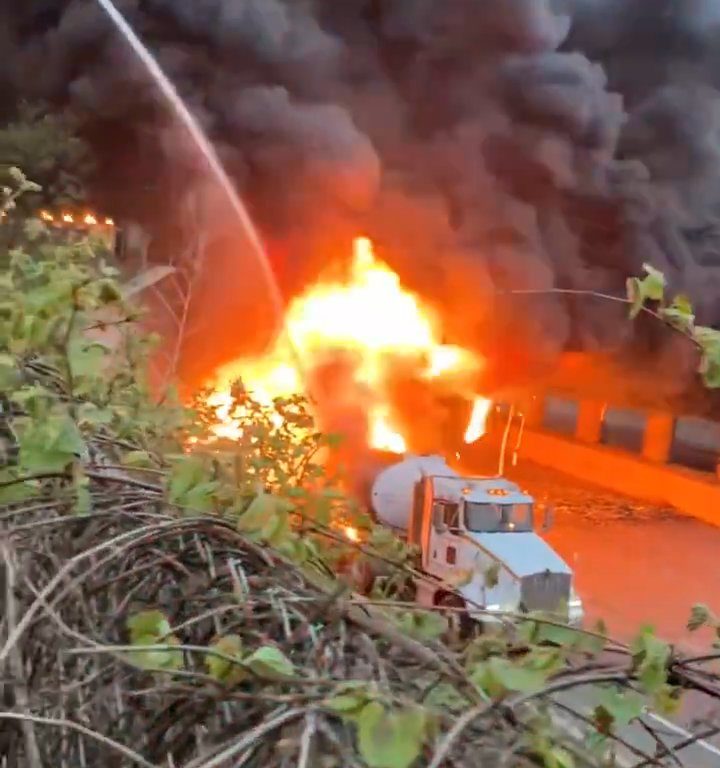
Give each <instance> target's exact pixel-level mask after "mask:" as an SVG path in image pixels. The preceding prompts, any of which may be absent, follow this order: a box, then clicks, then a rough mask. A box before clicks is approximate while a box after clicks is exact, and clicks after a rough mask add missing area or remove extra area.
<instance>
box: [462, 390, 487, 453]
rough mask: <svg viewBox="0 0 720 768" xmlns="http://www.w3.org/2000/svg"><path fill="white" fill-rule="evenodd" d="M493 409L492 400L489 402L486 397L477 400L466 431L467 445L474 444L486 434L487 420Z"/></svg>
mask: <svg viewBox="0 0 720 768" xmlns="http://www.w3.org/2000/svg"><path fill="white" fill-rule="evenodd" d="M491 408H492V400H487V399H486V398H484V397H477V398H475V402H474V403H473V409H472V415H471V416H470V423H469V424H468V428H467V430H466V431H465V442H466V443H474V442H476V441H477V440H479V439H480V438H481V437H482V436H483V435H484V434H485V429H486V426H487V419H488V415H489V414H490V409H491Z"/></svg>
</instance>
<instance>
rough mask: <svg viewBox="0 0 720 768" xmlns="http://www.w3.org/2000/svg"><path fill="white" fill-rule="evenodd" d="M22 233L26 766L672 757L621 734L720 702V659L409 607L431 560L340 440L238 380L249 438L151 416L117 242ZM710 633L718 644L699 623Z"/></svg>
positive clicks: (19, 619) (17, 257) (19, 678)
mask: <svg viewBox="0 0 720 768" xmlns="http://www.w3.org/2000/svg"><path fill="white" fill-rule="evenodd" d="M13 178H14V179H15V181H16V182H17V183H16V187H18V188H20V189H21V188H24V187H26V186H27V182H26V181H25V180H24V177H22V176H21V175H20V174H18V172H16V171H13ZM14 195H15V192H12V193H10V195H9V196H8V197H7V198H6V202H5V205H9V204H11V203H12V197H13V196H14ZM27 238H28V241H29V242H30V246H29V247H28V249H27V250H14V251H12V252H10V253H6V254H2V255H1V256H2V258H3V260H4V262H3V270H2V275H1V277H0V382H1V384H0V391H2V392H3V396H2V397H3V400H2V417H3V430H4V435H5V442H6V451H5V461H4V466H3V468H2V470H1V472H2V474H1V475H0V494H2V504H3V505H4V509H3V511H2V514H1V515H0V525H1V526H2V533H1V534H0V547H2V550H3V553H2V556H3V561H4V572H3V577H2V579H1V580H0V582H2V583H3V590H2V593H1V596H0V601H2V615H3V616H4V621H3V623H2V625H1V626H2V636H1V637H0V669H2V670H3V673H2V674H1V675H0V678H1V679H2V682H1V683H0V685H2V687H3V689H4V691H3V692H4V701H5V702H9V704H8V706H6V707H5V710H6V711H0V720H4V721H6V722H5V724H4V727H3V728H2V729H0V753H2V754H4V755H5V756H7V760H8V764H10V765H12V764H15V765H28V766H32V768H39V766H43V765H50V764H53V765H67V766H75V765H89V766H96V765H98V766H99V765H111V766H113V765H128V766H129V765H140V766H146V767H147V766H158V767H159V766H184V768H200V767H201V766H202V768H216V767H217V768H219V767H220V766H231V765H233V766H234V765H243V766H260V765H270V766H284V765H290V764H297V765H299V766H301V768H305V767H306V766H315V765H322V766H327V768H332V767H333V766H362V765H365V766H369V768H409V767H410V766H412V765H414V764H417V765H421V764H422V765H430V766H432V767H433V768H438V767H439V766H441V765H456V766H466V765H487V766H500V765H503V766H545V767H546V768H572V766H609V765H613V764H614V761H615V757H618V758H619V757H621V756H623V755H625V756H628V755H629V756H630V757H633V758H634V764H637V765H640V764H642V765H665V764H677V762H678V761H679V760H680V759H681V757H678V753H677V751H673V750H671V749H669V748H668V747H666V746H664V745H663V742H662V739H660V737H658V738H657V740H655V741H653V742H652V747H651V750H650V751H645V750H643V749H640V748H638V747H637V746H635V745H633V744H631V743H629V742H628V741H627V740H626V739H625V737H624V733H625V729H626V727H627V726H628V725H629V724H630V723H631V722H634V721H637V720H638V718H640V717H641V716H642V714H643V712H644V711H645V709H646V708H647V707H652V708H653V709H655V710H658V711H662V712H672V711H674V710H675V708H676V707H677V705H678V701H679V698H680V695H681V693H682V691H683V690H686V689H690V690H695V691H702V692H703V693H704V694H705V695H707V696H711V697H715V698H717V697H720V682H719V681H718V680H717V678H716V676H715V675H714V674H713V673H712V668H711V667H706V666H703V665H704V664H706V663H707V660H705V661H703V660H689V659H686V658H683V657H681V656H680V655H679V654H677V653H676V652H675V651H674V650H673V649H672V648H670V647H669V646H668V645H667V644H666V643H664V642H662V641H661V640H660V639H658V638H657V637H655V635H654V634H653V633H652V632H651V631H650V630H643V631H642V632H641V633H640V634H639V636H638V638H637V639H636V641H635V642H634V643H633V644H631V645H629V646H627V645H624V644H622V643H618V642H614V641H611V640H609V639H607V638H606V637H605V632H604V630H603V628H602V627H597V628H596V629H595V630H594V631H579V630H573V629H570V628H568V627H565V626H563V625H562V624H561V623H559V622H557V621H555V620H554V619H553V617H549V616H540V615H530V616H528V615H524V616H506V617H504V618H503V622H502V625H501V627H500V628H499V629H498V631H497V632H495V633H490V634H483V635H477V636H474V637H472V638H470V639H466V638H460V637H458V636H456V635H455V634H454V631H453V629H452V623H451V622H448V621H447V616H446V613H447V610H448V609H445V610H444V611H443V610H440V609H439V610H438V611H428V610H421V609H418V608H417V607H415V606H414V604H413V603H412V587H411V582H412V578H413V577H416V578H422V576H421V575H420V574H418V573H415V572H414V571H413V569H412V562H413V553H412V552H411V551H408V550H407V549H406V548H405V547H404V546H403V545H402V544H401V543H400V542H399V541H397V540H396V539H394V538H393V537H392V535H390V534H389V533H388V532H386V531H384V530H383V529H380V528H376V527H375V526H373V524H372V522H371V521H370V519H368V518H367V517H366V516H365V515H364V514H363V512H362V511H361V510H359V509H358V508H357V507H356V505H354V504H353V503H351V501H350V500H349V499H347V498H346V497H345V495H344V494H343V493H342V491H341V486H340V481H339V479H338V478H334V477H331V476H328V475H327V474H326V470H325V469H324V468H323V467H324V465H325V464H324V462H323V461H322V460H321V459H322V453H323V452H328V451H332V450H333V448H334V446H335V445H336V444H337V438H335V437H332V436H325V435H321V434H318V433H316V432H314V430H313V425H312V419H311V417H310V415H309V413H308V411H307V409H306V406H305V404H304V402H303V401H302V400H301V399H299V398H294V399H289V400H278V401H276V402H275V403H274V405H273V406H272V407H266V406H262V405H260V404H258V403H256V402H255V401H254V400H253V399H252V397H251V395H250V394H249V393H247V392H246V391H245V390H244V389H243V388H242V387H241V386H240V385H238V386H237V387H236V388H235V390H234V391H233V405H232V408H233V410H235V411H236V412H237V415H238V417H239V418H240V420H241V427H242V436H241V438H240V439H239V440H237V441H231V442H223V441H216V440H213V439H212V435H211V434H210V432H209V430H208V422H209V420H210V414H208V413H207V411H206V410H205V409H204V407H203V406H202V402H203V401H202V399H201V400H199V402H198V404H196V405H197V407H196V408H195V409H188V408H186V407H184V406H183V405H182V404H180V403H178V402H177V401H176V400H173V398H172V397H167V398H166V399H165V400H164V401H163V403H162V404H161V405H158V404H157V403H156V402H154V401H153V399H152V397H151V393H150V391H149V388H148V385H147V383H146V378H145V366H146V362H147V357H148V352H149V350H150V349H151V348H152V344H153V340H152V339H150V338H147V337H145V336H143V335H142V334H141V333H140V332H139V330H138V325H137V323H138V320H139V318H140V312H139V310H138V308H137V307H136V306H134V305H133V303H132V300H130V299H128V298H127V296H128V293H129V292H128V291H127V290H126V286H124V285H122V284H121V283H120V282H119V281H118V274H117V272H116V270H115V269H114V267H113V266H112V265H111V264H110V262H109V256H108V254H106V253H104V252H103V249H102V245H101V244H99V243H93V242H92V241H84V242H81V243H76V244H65V245H58V244H57V243H53V242H52V241H51V240H50V239H49V238H47V237H46V235H45V233H44V232H43V230H42V227H41V226H38V225H33V227H31V228H30V229H29V230H28V232H27ZM638 286H639V287H638ZM634 290H638V291H639V292H640V294H641V295H642V301H643V302H644V301H645V299H650V300H653V301H659V300H660V298H661V297H659V296H658V293H657V291H656V290H654V289H653V290H652V291H649V290H648V283H642V282H640V283H638V285H637V286H635V287H634ZM672 306H674V305H671V308H672ZM671 308H670V309H671ZM109 310H111V312H109ZM108 312H109V314H108ZM108 316H110V317H112V319H111V320H108V319H107V317H108ZM667 317H668V319H670V317H671V316H670V315H667ZM110 341H112V344H110ZM348 523H350V524H352V525H353V526H354V527H356V528H358V529H360V530H362V531H363V535H362V540H363V541H362V543H360V544H353V543H351V542H349V541H347V540H346V539H345V537H344V536H343V533H342V526H344V525H346V524H348ZM362 567H367V568H369V569H370V570H371V571H372V573H373V574H374V575H375V577H376V578H375V583H374V586H373V589H372V591H371V593H370V594H369V595H361V594H359V593H358V591H357V590H356V589H355V587H356V586H357V578H356V574H357V573H359V570H360V569H362ZM691 626H692V628H699V627H700V626H708V627H710V628H712V630H713V631H714V632H715V633H716V634H717V636H718V637H719V638H720V630H719V629H718V626H719V625H718V621H717V619H716V618H715V617H714V616H713V615H712V614H711V612H710V611H709V610H708V609H706V608H704V607H702V606H698V607H696V608H695V609H694V611H693V614H692V617H691ZM708 658H710V657H708ZM713 658H714V657H713ZM588 686H589V687H590V693H587V690H588ZM578 691H582V693H577V692H578ZM571 726H572V727H571ZM644 727H646V728H647V729H648V730H649V731H652V728H651V726H650V725H649V724H645V726H644ZM668 761H669V762H668Z"/></svg>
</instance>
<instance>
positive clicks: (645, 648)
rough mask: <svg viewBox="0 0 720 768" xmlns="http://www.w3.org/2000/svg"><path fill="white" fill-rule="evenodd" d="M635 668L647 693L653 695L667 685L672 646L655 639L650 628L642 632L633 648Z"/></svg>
mask: <svg viewBox="0 0 720 768" xmlns="http://www.w3.org/2000/svg"><path fill="white" fill-rule="evenodd" d="M631 650H632V653H633V668H634V669H635V671H636V674H637V677H638V680H639V682H640V684H641V685H642V688H643V690H644V691H645V692H646V693H649V694H653V693H656V692H657V691H659V690H660V689H661V688H662V687H663V686H664V685H667V664H668V661H669V659H670V646H669V645H668V644H667V643H665V642H663V641H662V640H660V639H658V638H657V637H655V635H654V633H653V631H652V630H651V629H650V628H646V629H644V630H642V632H641V633H640V635H639V636H638V637H637V638H636V640H635V641H634V642H633V644H632V646H631Z"/></svg>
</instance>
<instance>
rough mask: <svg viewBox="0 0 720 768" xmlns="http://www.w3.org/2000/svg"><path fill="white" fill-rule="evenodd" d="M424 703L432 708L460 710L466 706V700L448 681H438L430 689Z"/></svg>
mask: <svg viewBox="0 0 720 768" xmlns="http://www.w3.org/2000/svg"><path fill="white" fill-rule="evenodd" d="M424 703H425V705H426V706H428V707H431V708H433V709H439V710H447V709H449V710H451V711H455V712H457V711H460V710H463V709H465V708H466V707H468V705H469V702H468V700H467V699H466V698H465V697H464V696H463V695H462V694H461V693H459V692H458V690H457V689H456V688H455V686H453V685H450V683H439V684H438V685H436V686H434V687H433V688H431V689H430V692H429V693H428V694H427V696H426V697H425V701H424Z"/></svg>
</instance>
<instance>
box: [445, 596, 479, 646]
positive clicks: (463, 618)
mask: <svg viewBox="0 0 720 768" xmlns="http://www.w3.org/2000/svg"><path fill="white" fill-rule="evenodd" d="M436 605H437V606H438V607H440V608H451V609H452V610H448V611H447V612H446V613H445V616H446V617H447V619H448V623H449V625H450V629H451V631H454V632H455V633H456V634H457V635H458V636H459V637H460V639H462V640H466V639H467V638H469V637H471V636H472V634H473V630H474V629H476V627H477V626H478V625H476V623H475V622H474V621H473V620H472V619H471V618H470V614H468V612H467V610H466V606H465V601H464V600H463V599H462V597H460V596H459V595H453V594H452V593H449V592H445V593H443V594H441V595H440V596H439V597H438V599H437V602H436Z"/></svg>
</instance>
